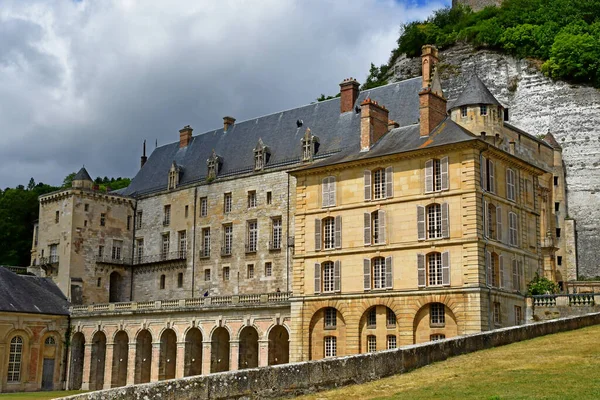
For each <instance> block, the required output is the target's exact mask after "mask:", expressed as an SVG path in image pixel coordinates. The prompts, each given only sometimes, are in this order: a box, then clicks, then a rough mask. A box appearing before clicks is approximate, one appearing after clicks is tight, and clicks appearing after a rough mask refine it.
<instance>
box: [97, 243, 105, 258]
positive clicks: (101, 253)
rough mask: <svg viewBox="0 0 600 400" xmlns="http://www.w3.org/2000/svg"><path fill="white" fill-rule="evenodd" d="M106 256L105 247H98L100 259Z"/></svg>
mask: <svg viewBox="0 0 600 400" xmlns="http://www.w3.org/2000/svg"><path fill="white" fill-rule="evenodd" d="M103 256H104V246H102V245H100V246H98V257H100V258H102V257H103Z"/></svg>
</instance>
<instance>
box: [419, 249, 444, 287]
mask: <svg viewBox="0 0 600 400" xmlns="http://www.w3.org/2000/svg"><path fill="white" fill-rule="evenodd" d="M417 278H418V286H419V287H426V286H450V253H449V252H447V251H445V252H443V253H436V252H434V253H429V254H427V255H425V254H417Z"/></svg>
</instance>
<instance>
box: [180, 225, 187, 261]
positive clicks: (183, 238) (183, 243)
mask: <svg viewBox="0 0 600 400" xmlns="http://www.w3.org/2000/svg"><path fill="white" fill-rule="evenodd" d="M178 251H179V258H186V257H187V232H186V231H180V232H179V249H178Z"/></svg>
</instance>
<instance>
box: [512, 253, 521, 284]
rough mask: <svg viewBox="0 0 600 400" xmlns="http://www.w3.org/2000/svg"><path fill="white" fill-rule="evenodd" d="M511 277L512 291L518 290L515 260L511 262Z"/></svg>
mask: <svg viewBox="0 0 600 400" xmlns="http://www.w3.org/2000/svg"><path fill="white" fill-rule="evenodd" d="M512 276H513V282H512V288H513V290H515V291H516V290H519V273H518V271H517V260H514V259H513V260H512Z"/></svg>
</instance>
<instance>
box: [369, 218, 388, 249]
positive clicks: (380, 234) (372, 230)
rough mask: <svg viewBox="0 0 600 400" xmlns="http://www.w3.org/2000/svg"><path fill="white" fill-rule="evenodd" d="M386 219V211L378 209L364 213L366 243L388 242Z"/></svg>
mask: <svg viewBox="0 0 600 400" xmlns="http://www.w3.org/2000/svg"><path fill="white" fill-rule="evenodd" d="M385 226H386V219H385V211H384V210H377V211H374V212H372V213H364V244H365V246H368V245H371V244H374V245H376V244H385V242H386V230H385Z"/></svg>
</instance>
